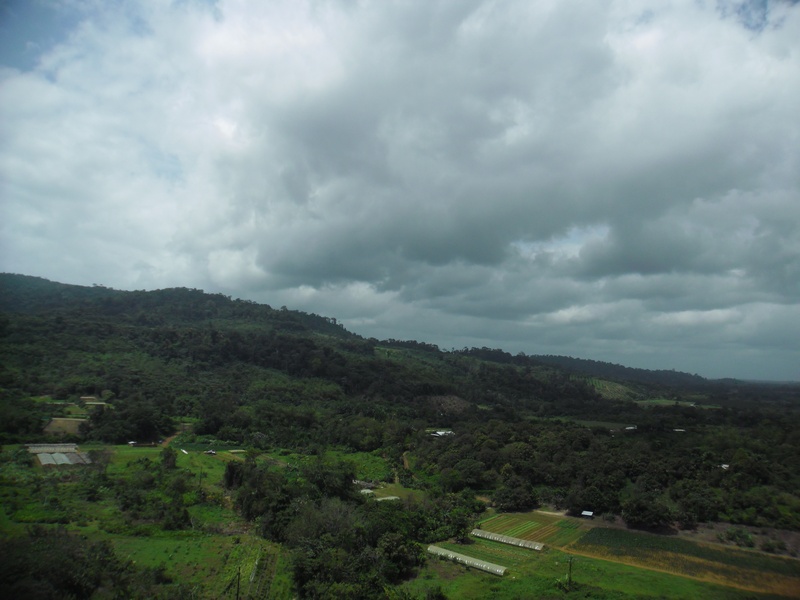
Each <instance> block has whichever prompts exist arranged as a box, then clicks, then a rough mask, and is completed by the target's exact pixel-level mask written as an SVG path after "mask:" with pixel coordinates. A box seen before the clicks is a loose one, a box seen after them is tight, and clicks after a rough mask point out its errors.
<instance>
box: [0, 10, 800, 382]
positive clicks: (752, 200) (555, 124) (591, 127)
mask: <svg viewBox="0 0 800 600" xmlns="http://www.w3.org/2000/svg"><path fill="white" fill-rule="evenodd" d="M65 6H69V7H72V8H67V9H63V10H67V12H68V13H69V15H68V16H69V17H70V18H69V19H66V18H65V19H64V20H62V22H64V23H75V25H74V26H71V29H70V30H69V31H67V32H66V33H64V32H61V33H60V34H59V36H56V37H58V39H59V40H60V41H58V42H57V43H55V44H53V43H51V42H48V43H44V39H43V40H42V43H41V44H40V47H41V48H43V50H42V54H41V55H40V57H39V60H38V61H37V62H36V66H35V67H33V68H28V69H27V70H24V71H21V70H19V69H17V68H10V67H8V68H4V69H3V70H2V72H0V127H1V128H2V130H1V131H0V178H1V179H0V184H1V185H2V207H0V216H1V217H2V224H0V234H1V235H2V256H1V257H0V268H2V269H3V270H7V271H15V272H24V273H30V274H36V275H42V276H47V277H50V278H52V279H56V280H60V281H66V282H74V283H95V282H97V283H103V284H106V285H111V286H115V287H123V288H130V287H137V288H139V287H167V286H174V285H189V286H192V287H201V288H206V289H209V290H221V291H225V292H226V293H230V294H232V295H235V296H243V297H250V298H254V299H258V300H261V301H264V302H268V303H270V304H272V305H280V304H286V305H287V306H291V307H296V308H300V309H303V310H309V311H312V312H318V313H321V314H330V315H332V316H337V317H339V318H342V319H345V323H348V324H351V326H352V327H353V328H355V329H356V330H358V331H359V332H360V333H363V334H365V335H375V336H378V337H397V338H418V339H422V340H428V341H432V342H435V343H440V344H442V345H444V346H445V347H450V346H455V347H460V346H462V345H471V344H473V343H474V344H476V345H491V346H499V347H504V348H507V349H509V350H513V351H516V350H524V351H526V352H530V353H536V352H555V353H564V354H574V355H581V356H590V357H592V358H597V359H607V360H615V361H620V362H621V361H623V359H624V360H627V361H628V362H629V363H631V361H633V364H636V366H648V367H650V368H658V367H668V366H670V365H668V364H664V363H671V364H672V365H678V364H679V363H680V364H681V365H683V366H682V368H684V369H685V370H690V371H693V372H694V371H698V372H701V373H708V374H713V375H737V374H738V372H739V370H741V372H742V373H745V372H747V373H748V374H749V375H753V376H763V377H781V378H788V377H797V373H796V370H795V371H793V368H792V367H791V365H792V364H794V365H796V364H798V362H797V361H796V360H795V362H794V363H792V362H791V359H794V358H797V351H796V350H795V349H794V345H793V344H791V343H790V342H788V341H787V337H786V335H785V333H784V332H785V331H786V328H785V327H782V326H781V323H782V322H783V320H784V319H786V318H787V316H791V315H793V314H794V312H793V311H796V309H797V306H798V293H800V286H798V281H800V233H798V231H799V230H798V227H797V223H798V221H800V213H799V212H798V210H800V209H799V208H798V207H800V177H799V176H798V173H800V145H798V143H797V140H798V139H799V138H800V124H799V123H798V121H797V118H796V102H797V98H798V97H800V59H798V56H799V55H800V54H798V50H800V44H799V43H798V36H797V35H796V33H797V31H798V30H800V7H797V6H795V5H794V4H791V3H780V2H769V3H767V4H766V6H767V8H768V10H766V11H760V10H755V8H757V7H750V8H749V9H747V7H746V6H745V5H744V4H742V3H736V2H729V3H716V4H715V3H697V2H691V1H688V0H687V1H681V2H672V1H670V2H667V1H664V2H654V3H649V4H648V6H647V10H646V11H644V10H643V7H642V5H641V3H637V2H626V1H624V0H617V1H609V2H603V3H591V4H586V3H580V4H579V3H569V2H567V3H564V2H548V3H544V2H537V3H529V2H504V3H495V2H482V1H479V0H474V1H471V2H463V3H452V4H443V5H436V6H431V5H428V4H425V3H392V2H362V3H348V2H341V3H340V2H334V1H323V0H319V1H311V0H308V1H305V2H290V1H286V2H270V3H262V2H250V1H246V0H220V1H218V2H216V3H213V4H212V3H206V2H200V1H197V2H182V3H153V4H146V5H138V4H132V5H131V4H125V5H118V4H106V3H96V2H88V1H87V2H78V3H73V4H69V5H65ZM748 6H749V5H748ZM743 7H744V8H743ZM746 9H747V10H746ZM59 10H62V8H59ZM70 11H72V12H70ZM65 16H67V15H66V13H65ZM42 35H43V36H44V35H45V34H44V33H43V34H42ZM47 35H48V36H49V37H48V38H47V39H48V40H50V39H51V38H52V37H53V36H50V34H47ZM29 41H31V42H33V43H36V42H37V40H29ZM9 64H10V63H9ZM677 332H681V335H680V336H678V335H677ZM770 340H772V342H771V341H770ZM732 344H733V345H732ZM710 349H714V350H715V352H716V353H719V355H720V356H729V357H730V360H728V361H727V362H725V361H723V360H722V359H720V360H717V359H714V360H712V359H711V358H709V357H710V356H711V355H712V353H711V352H710ZM716 353H714V356H717V354H716ZM787 357H788V358H787ZM754 365H757V366H754ZM770 365H772V366H770ZM748 369H749V371H748Z"/></svg>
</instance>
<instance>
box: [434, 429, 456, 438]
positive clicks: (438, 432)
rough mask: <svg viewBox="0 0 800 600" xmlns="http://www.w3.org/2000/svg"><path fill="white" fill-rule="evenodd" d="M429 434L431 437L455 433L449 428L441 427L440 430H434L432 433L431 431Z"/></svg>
mask: <svg viewBox="0 0 800 600" xmlns="http://www.w3.org/2000/svg"><path fill="white" fill-rule="evenodd" d="M431 435H432V436H433V437H445V436H447V435H455V434H454V433H453V431H452V430H450V429H442V430H439V431H434V432H433V433H431Z"/></svg>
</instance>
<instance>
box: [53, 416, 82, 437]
mask: <svg viewBox="0 0 800 600" xmlns="http://www.w3.org/2000/svg"><path fill="white" fill-rule="evenodd" d="M81 423H86V419H72V418H68V417H55V418H53V419H50V422H49V423H48V424H47V425H46V426H45V428H44V432H45V433H49V434H51V435H67V434H68V435H78V434H79V433H80V426H81Z"/></svg>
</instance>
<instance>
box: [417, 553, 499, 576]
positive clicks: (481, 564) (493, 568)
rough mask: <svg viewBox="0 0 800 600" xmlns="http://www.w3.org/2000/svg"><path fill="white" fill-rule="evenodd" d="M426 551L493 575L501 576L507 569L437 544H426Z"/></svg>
mask: <svg viewBox="0 0 800 600" xmlns="http://www.w3.org/2000/svg"><path fill="white" fill-rule="evenodd" d="M428 553H429V554H433V555H435V556H439V557H441V558H446V559H448V560H452V561H454V562H457V563H461V564H462V565H466V566H468V567H474V568H476V569H480V570H481V571H486V572H487V573H492V574H493V575H500V576H501V577H502V576H503V575H505V572H506V570H507V569H506V567H501V566H500V565H496V564H494V563H490V562H486V561H483V560H478V559H477V558H472V557H471V556H466V555H464V554H459V553H458V552H452V551H451V550H447V549H445V548H441V547H439V546H428Z"/></svg>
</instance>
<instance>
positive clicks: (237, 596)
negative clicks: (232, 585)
mask: <svg viewBox="0 0 800 600" xmlns="http://www.w3.org/2000/svg"><path fill="white" fill-rule="evenodd" d="M241 579H242V567H241V565H240V566H239V568H238V569H236V600H239V582H240V581H241Z"/></svg>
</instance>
